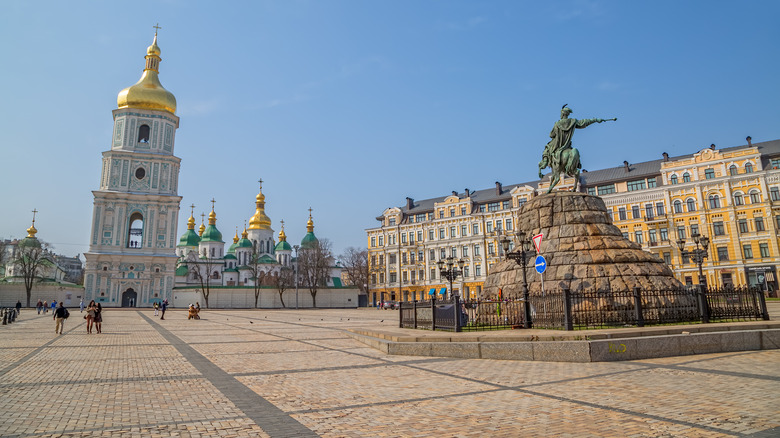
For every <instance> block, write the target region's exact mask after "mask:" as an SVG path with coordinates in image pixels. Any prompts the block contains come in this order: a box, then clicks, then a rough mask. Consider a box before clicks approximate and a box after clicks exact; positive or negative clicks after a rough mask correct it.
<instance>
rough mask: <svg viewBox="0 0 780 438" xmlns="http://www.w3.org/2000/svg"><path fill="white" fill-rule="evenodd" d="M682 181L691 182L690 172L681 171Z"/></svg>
mask: <svg viewBox="0 0 780 438" xmlns="http://www.w3.org/2000/svg"><path fill="white" fill-rule="evenodd" d="M683 182H691V174H690V173H688V172H685V173H683Z"/></svg>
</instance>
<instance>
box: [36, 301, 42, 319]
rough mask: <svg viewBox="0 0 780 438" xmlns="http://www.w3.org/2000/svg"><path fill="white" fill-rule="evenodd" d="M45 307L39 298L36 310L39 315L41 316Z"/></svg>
mask: <svg viewBox="0 0 780 438" xmlns="http://www.w3.org/2000/svg"><path fill="white" fill-rule="evenodd" d="M42 307H43V303H42V302H41V299H40V298H38V302H37V303H36V304H35V310H37V311H38V315H40V314H41V308H42Z"/></svg>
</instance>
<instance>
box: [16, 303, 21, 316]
mask: <svg viewBox="0 0 780 438" xmlns="http://www.w3.org/2000/svg"><path fill="white" fill-rule="evenodd" d="M21 313H22V302H21V301H19V300H16V316H19V315H20V314H21Z"/></svg>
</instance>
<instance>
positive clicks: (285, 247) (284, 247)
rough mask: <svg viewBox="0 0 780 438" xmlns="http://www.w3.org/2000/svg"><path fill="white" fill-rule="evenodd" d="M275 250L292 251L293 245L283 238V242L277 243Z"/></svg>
mask: <svg viewBox="0 0 780 438" xmlns="http://www.w3.org/2000/svg"><path fill="white" fill-rule="evenodd" d="M274 251H292V247H291V246H290V244H289V243H287V241H286V240H282V241H281V242H279V243H277V244H276V247H275V248H274Z"/></svg>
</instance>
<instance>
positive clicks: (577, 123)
mask: <svg viewBox="0 0 780 438" xmlns="http://www.w3.org/2000/svg"><path fill="white" fill-rule="evenodd" d="M567 105H568V104H566V105H564V106H563V107H561V120H558V121H557V122H555V126H553V129H552V131H550V138H551V139H552V140H550V142H549V143H547V145H546V146H545V147H544V152H543V153H542V161H540V162H539V178H542V177H543V176H544V175H543V174H542V170H544V169H546V168H547V167H549V168H550V169H552V176H551V177H550V188H549V189H548V190H547V193H550V192H552V189H553V187H555V185H556V184H558V182H559V181H560V180H561V175H562V174H563V175H568V176H572V177H574V191H575V192H576V191H578V190H579V187H580V169H581V168H582V164H580V151H578V150H577V149H576V148H574V147H572V145H571V139H572V137H574V130H575V129H582V128H585V127H587V126H588V125H591V124H593V123H601V122H608V121H613V122H614V121H616V120H617V118H613V119H582V120H577V119H570V118H569V114H571V113H572V112H573V110H572V109H571V108H569V107H568V106H567Z"/></svg>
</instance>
